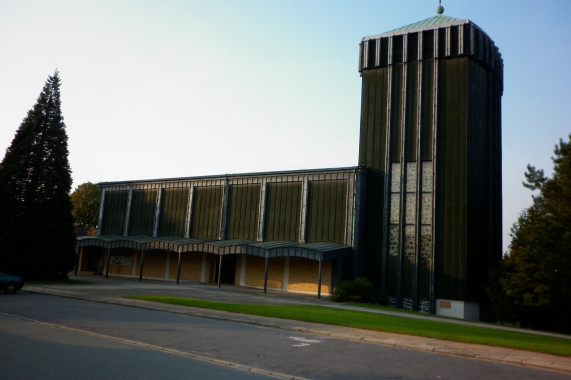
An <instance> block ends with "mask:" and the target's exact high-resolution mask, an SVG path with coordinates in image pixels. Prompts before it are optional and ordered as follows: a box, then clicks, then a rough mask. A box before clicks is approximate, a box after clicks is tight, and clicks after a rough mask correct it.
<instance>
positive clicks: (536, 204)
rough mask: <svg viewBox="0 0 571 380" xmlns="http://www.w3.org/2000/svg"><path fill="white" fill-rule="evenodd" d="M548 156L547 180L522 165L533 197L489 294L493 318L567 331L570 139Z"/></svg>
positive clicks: (570, 287)
mask: <svg viewBox="0 0 571 380" xmlns="http://www.w3.org/2000/svg"><path fill="white" fill-rule="evenodd" d="M554 152H555V156H554V157H553V158H552V160H553V164H554V166H553V175H552V176H551V178H549V177H546V176H545V175H544V172H543V170H540V169H536V168H534V167H533V166H530V165H528V168H527V169H528V171H527V173H526V174H525V177H526V182H525V183H524V186H525V187H526V188H529V189H530V190H533V191H536V192H537V193H536V194H535V195H534V196H533V204H532V205H531V206H530V207H529V208H528V209H526V210H525V211H524V212H523V213H522V214H521V216H520V217H519V218H518V221H517V223H516V224H515V225H514V227H513V228H512V237H513V239H512V242H511V244H510V253H509V255H508V256H506V257H505V258H504V260H503V262H502V264H501V266H500V268H499V270H498V271H497V272H496V273H495V274H494V276H493V278H495V283H494V284H493V289H492V291H489V294H490V297H491V299H492V301H496V308H497V309H498V310H497V311H498V314H499V316H498V318H502V317H504V318H505V319H513V320H518V321H520V322H522V323H523V324H525V325H528V326H530V327H537V328H544V329H553V330H559V331H565V332H571V326H569V321H570V320H571V135H570V136H569V141H567V142H566V141H563V140H560V142H559V145H558V146H556V147H555V151H554ZM502 314H503V315H502Z"/></svg>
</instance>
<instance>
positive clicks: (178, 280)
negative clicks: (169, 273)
mask: <svg viewBox="0 0 571 380" xmlns="http://www.w3.org/2000/svg"><path fill="white" fill-rule="evenodd" d="M181 264H182V253H180V252H179V253H178V263H177V267H176V283H177V284H178V283H179V282H180V266H181Z"/></svg>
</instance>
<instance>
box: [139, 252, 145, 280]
mask: <svg viewBox="0 0 571 380" xmlns="http://www.w3.org/2000/svg"><path fill="white" fill-rule="evenodd" d="M144 267H145V251H141V269H140V271H139V281H143V268H144Z"/></svg>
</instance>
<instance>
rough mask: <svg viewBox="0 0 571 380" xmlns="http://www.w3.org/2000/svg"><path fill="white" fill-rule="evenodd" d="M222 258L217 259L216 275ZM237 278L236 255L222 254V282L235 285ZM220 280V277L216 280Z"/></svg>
mask: <svg viewBox="0 0 571 380" xmlns="http://www.w3.org/2000/svg"><path fill="white" fill-rule="evenodd" d="M219 263H220V260H216V276H218V265H219ZM235 280H236V255H224V256H222V271H221V272H220V283H222V284H230V285H234V284H235ZM215 282H218V278H216V281H215Z"/></svg>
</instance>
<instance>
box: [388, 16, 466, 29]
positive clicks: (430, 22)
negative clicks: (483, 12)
mask: <svg viewBox="0 0 571 380" xmlns="http://www.w3.org/2000/svg"><path fill="white" fill-rule="evenodd" d="M457 22H460V23H464V22H465V20H460V19H457V18H454V17H450V16H444V15H437V16H434V17H431V18H427V19H426V20H422V21H418V22H415V23H414V24H410V25H405V26H401V27H400V28H396V29H393V30H390V31H388V32H387V33H393V32H401V31H405V30H410V29H424V28H429V29H430V28H431V27H432V26H440V25H444V24H455V23H457Z"/></svg>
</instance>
